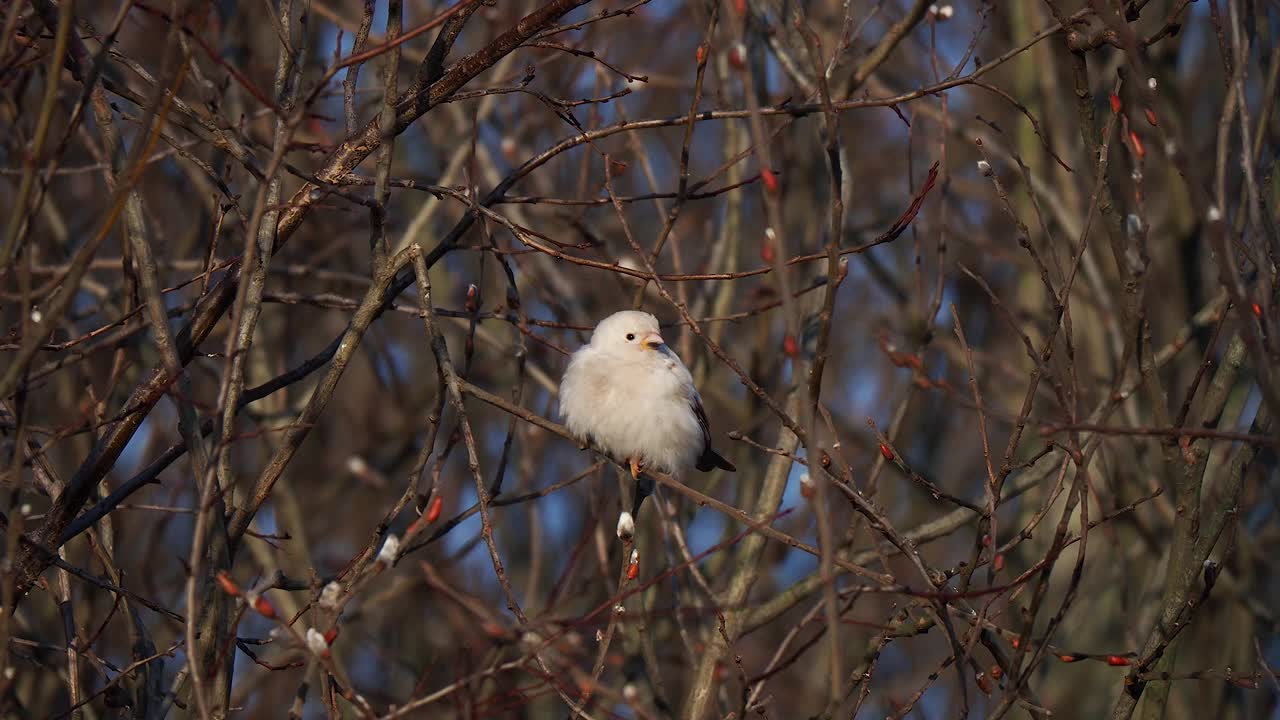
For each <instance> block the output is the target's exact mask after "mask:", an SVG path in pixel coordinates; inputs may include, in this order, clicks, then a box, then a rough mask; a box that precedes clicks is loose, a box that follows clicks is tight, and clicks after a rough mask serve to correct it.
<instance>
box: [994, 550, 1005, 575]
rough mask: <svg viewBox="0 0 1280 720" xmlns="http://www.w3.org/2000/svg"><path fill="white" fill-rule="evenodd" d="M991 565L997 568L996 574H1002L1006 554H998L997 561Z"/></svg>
mask: <svg viewBox="0 0 1280 720" xmlns="http://www.w3.org/2000/svg"><path fill="white" fill-rule="evenodd" d="M991 564H992V565H993V566H995V569H996V572H1000V571H1001V570H1003V569H1004V553H999V554H997V555H996V557H995V559H994V560H992V561H991Z"/></svg>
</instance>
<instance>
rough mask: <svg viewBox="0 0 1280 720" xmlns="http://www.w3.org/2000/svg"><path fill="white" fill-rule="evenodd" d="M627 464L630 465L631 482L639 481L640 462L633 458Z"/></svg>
mask: <svg viewBox="0 0 1280 720" xmlns="http://www.w3.org/2000/svg"><path fill="white" fill-rule="evenodd" d="M629 462H630V463H631V478H632V479H633V480H639V479H640V461H639V460H637V459H635V458H630V460H629Z"/></svg>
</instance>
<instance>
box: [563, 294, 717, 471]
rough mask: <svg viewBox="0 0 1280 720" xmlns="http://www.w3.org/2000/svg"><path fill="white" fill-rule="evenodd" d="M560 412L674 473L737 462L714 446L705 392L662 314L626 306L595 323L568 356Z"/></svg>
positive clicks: (585, 436) (579, 427)
mask: <svg viewBox="0 0 1280 720" xmlns="http://www.w3.org/2000/svg"><path fill="white" fill-rule="evenodd" d="M560 416H561V418H563V419H564V421H565V424H566V425H567V426H568V428H569V430H570V432H572V433H573V434H574V435H576V436H577V437H578V438H579V439H581V440H589V441H591V442H594V443H595V444H596V445H597V446H599V447H600V448H601V449H602V450H604V451H605V452H608V453H610V454H612V455H614V456H616V457H622V458H626V459H627V460H628V461H629V464H630V465H631V475H632V477H634V478H637V479H639V476H640V468H641V467H642V466H643V467H645V468H649V469H652V470H657V471H660V472H665V473H667V474H670V475H677V476H678V475H680V474H681V473H682V472H684V471H686V470H688V469H689V468H690V467H695V468H697V469H698V470H700V471H702V472H710V471H712V470H714V469H716V468H723V469H725V470H729V471H731V472H732V471H734V470H737V468H735V467H734V466H733V463H731V462H729V461H728V460H726V459H724V458H723V457H721V456H720V454H719V453H717V452H716V451H715V450H713V449H712V448H711V429H710V427H709V426H708V424H707V413H706V411H705V410H703V409H702V398H700V397H699V396H698V391H697V390H696V389H694V387H693V376H691V375H690V374H689V371H688V369H686V368H685V366H684V363H682V362H680V358H679V357H677V356H676V354H675V353H674V352H672V350H671V348H669V347H667V343H666V341H665V340H663V339H662V335H660V334H659V333H658V319H657V318H655V317H654V316H652V315H650V314H649V313H647V312H639V311H635V310H624V311H622V312H617V313H614V314H612V315H610V316H609V317H607V318H605V319H604V320H601V321H600V324H599V325H596V329H595V332H593V333H592V334H591V342H589V343H588V344H586V345H584V346H582V347H581V348H579V349H578V351H577V352H575V353H574V354H573V357H572V358H570V360H569V367H568V368H567V369H566V370H565V372H564V378H562V379H561V380H560Z"/></svg>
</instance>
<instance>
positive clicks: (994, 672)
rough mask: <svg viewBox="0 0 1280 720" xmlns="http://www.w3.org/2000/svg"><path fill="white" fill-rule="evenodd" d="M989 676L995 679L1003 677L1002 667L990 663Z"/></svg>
mask: <svg viewBox="0 0 1280 720" xmlns="http://www.w3.org/2000/svg"><path fill="white" fill-rule="evenodd" d="M991 677H993V678H995V679H996V680H999V679H1000V678H1002V677H1004V668H1001V667H1000V666H999V665H992V666H991Z"/></svg>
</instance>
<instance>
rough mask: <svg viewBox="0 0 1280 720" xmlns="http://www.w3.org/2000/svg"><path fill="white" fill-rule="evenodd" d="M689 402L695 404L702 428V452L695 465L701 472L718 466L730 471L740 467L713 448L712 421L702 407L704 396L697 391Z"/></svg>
mask: <svg viewBox="0 0 1280 720" xmlns="http://www.w3.org/2000/svg"><path fill="white" fill-rule="evenodd" d="M689 403H690V404H691V405H692V406H693V414H694V417H696V418H698V427H700V428H702V454H701V455H699V456H698V462H697V464H696V465H695V467H697V468H698V470H699V471H700V472H711V471H712V470H715V469H716V468H722V469H724V470H728V471H729V472H734V471H736V470H737V469H738V468H736V467H734V465H733V463H731V462H729V461H728V460H726V459H724V457H722V456H721V455H720V453H718V452H716V451H715V450H713V449H712V448H711V423H710V422H708V421H707V411H706V410H705V409H703V407H702V398H701V397H699V396H698V393H696V392H695V393H694V394H693V397H692V398H690V400H689Z"/></svg>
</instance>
